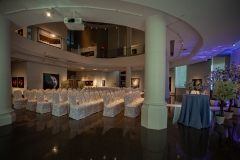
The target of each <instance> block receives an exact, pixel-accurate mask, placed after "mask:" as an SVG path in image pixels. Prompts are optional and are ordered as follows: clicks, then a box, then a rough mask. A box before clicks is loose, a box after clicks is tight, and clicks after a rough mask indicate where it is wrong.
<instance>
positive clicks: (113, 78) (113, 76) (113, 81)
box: [106, 71, 119, 87]
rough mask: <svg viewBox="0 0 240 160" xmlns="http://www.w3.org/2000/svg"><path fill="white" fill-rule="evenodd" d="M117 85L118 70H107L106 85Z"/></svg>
mask: <svg viewBox="0 0 240 160" xmlns="http://www.w3.org/2000/svg"><path fill="white" fill-rule="evenodd" d="M116 86H119V72H118V71H114V72H107V79H106V87H116Z"/></svg>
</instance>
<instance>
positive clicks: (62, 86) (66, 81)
mask: <svg viewBox="0 0 240 160" xmlns="http://www.w3.org/2000/svg"><path fill="white" fill-rule="evenodd" d="M68 87H69V82H68V80H65V81H61V88H68Z"/></svg>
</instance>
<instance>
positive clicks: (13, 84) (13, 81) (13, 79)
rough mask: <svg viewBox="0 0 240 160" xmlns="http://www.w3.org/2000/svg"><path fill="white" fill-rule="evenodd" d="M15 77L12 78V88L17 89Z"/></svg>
mask: <svg viewBox="0 0 240 160" xmlns="http://www.w3.org/2000/svg"><path fill="white" fill-rule="evenodd" d="M17 83H18V81H17V77H12V87H17Z"/></svg>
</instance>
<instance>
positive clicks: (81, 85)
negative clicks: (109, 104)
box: [78, 81, 85, 89]
mask: <svg viewBox="0 0 240 160" xmlns="http://www.w3.org/2000/svg"><path fill="white" fill-rule="evenodd" d="M84 86H85V83H84V82H83V81H78V87H79V88H80V89H83V88H84Z"/></svg>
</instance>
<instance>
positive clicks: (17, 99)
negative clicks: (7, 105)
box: [13, 90, 27, 109]
mask: <svg viewBox="0 0 240 160" xmlns="http://www.w3.org/2000/svg"><path fill="white" fill-rule="evenodd" d="M13 96H14V106H13V108H14V109H22V108H26V106H27V98H22V91H20V90H16V91H14V92H13Z"/></svg>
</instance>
